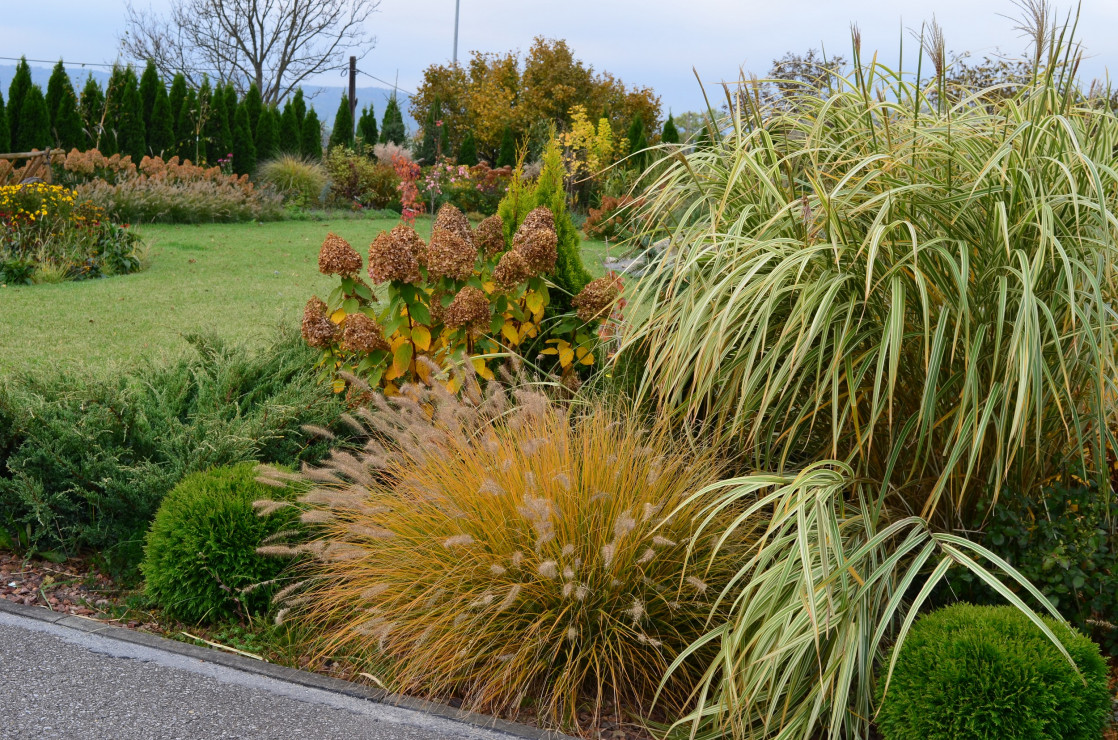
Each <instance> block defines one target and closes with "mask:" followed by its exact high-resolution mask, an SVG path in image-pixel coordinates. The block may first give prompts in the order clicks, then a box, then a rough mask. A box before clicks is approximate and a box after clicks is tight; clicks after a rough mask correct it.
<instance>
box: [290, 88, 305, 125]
mask: <svg viewBox="0 0 1118 740" xmlns="http://www.w3.org/2000/svg"><path fill="white" fill-rule="evenodd" d="M291 107H292V108H293V109H294V110H295V123H297V124H299V130H300V131H302V130H303V121H305V120H306V118H307V101H306V100H304V99H303V88H301V87H300V88H299V89H298V90H296V91H295V97H293V98H292V99H291Z"/></svg>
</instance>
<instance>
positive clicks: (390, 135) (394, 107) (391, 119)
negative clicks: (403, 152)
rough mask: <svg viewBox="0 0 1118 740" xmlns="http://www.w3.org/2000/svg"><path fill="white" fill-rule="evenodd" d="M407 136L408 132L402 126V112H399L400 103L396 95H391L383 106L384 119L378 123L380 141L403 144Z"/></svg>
mask: <svg viewBox="0 0 1118 740" xmlns="http://www.w3.org/2000/svg"><path fill="white" fill-rule="evenodd" d="M407 138H408V132H407V129H405V128H404V114H403V113H401V112H400V104H399V103H398V102H396V96H395V95H393V96H392V97H391V98H389V99H388V105H387V106H385V108H384V119H383V120H382V121H381V125H380V143H381V144H388V143H392V144H399V145H403V144H404V143H405V142H406V141H407Z"/></svg>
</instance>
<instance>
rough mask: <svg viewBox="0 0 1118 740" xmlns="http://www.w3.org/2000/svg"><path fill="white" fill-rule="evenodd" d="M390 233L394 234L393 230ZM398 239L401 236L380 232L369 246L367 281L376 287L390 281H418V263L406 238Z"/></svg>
mask: <svg viewBox="0 0 1118 740" xmlns="http://www.w3.org/2000/svg"><path fill="white" fill-rule="evenodd" d="M392 231H393V232H395V229H393V230H392ZM413 233H414V232H413ZM400 237H401V235H396V236H393V234H392V232H386V231H382V232H380V233H379V234H377V238H376V239H374V240H373V243H372V244H370V245H369V279H371V280H372V281H373V282H374V283H376V284H377V285H380V284H381V283H386V282H388V281H390V280H398V281H400V282H402V283H414V282H417V281H418V280H419V262H418V260H416V258H415V254H414V252H413V251H412V249H411V246H410V245H409V243H408V240H407V238H406V236H405V237H404V238H400ZM421 241H422V240H421Z"/></svg>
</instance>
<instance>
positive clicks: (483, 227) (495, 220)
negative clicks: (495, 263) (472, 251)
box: [474, 213, 505, 257]
mask: <svg viewBox="0 0 1118 740" xmlns="http://www.w3.org/2000/svg"><path fill="white" fill-rule="evenodd" d="M474 241H475V242H477V246H478V249H480V250H481V251H483V252H484V253H485V256H486V257H492V256H494V255H496V254H500V253H501V252H503V251H505V231H504V222H503V221H502V220H501V217H500V216H499V215H498V214H496V213H495V214H493V215H492V216H490V217H489V218H487V219H485V220H484V221H482V222H481V223H480V224H478V225H477V229H475V230H474Z"/></svg>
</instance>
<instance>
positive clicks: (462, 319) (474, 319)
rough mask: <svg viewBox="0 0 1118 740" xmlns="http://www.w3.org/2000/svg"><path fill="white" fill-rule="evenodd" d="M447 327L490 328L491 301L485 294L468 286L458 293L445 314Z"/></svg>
mask: <svg viewBox="0 0 1118 740" xmlns="http://www.w3.org/2000/svg"><path fill="white" fill-rule="evenodd" d="M444 317H445V321H446V325H447V326H448V327H450V328H451V329H458V328H460V327H464V326H468V327H470V328H472V329H478V330H485V329H488V328H489V318H490V317H489V299H488V298H486V296H485V293H483V292H481V291H480V290H478V289H477V288H474V287H472V286H469V285H467V286H466V287H465V288H462V290H460V291H458V295H456V296H454V300H453V301H451V302H450V305H449V306H447V307H446V311H445V313H444Z"/></svg>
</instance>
